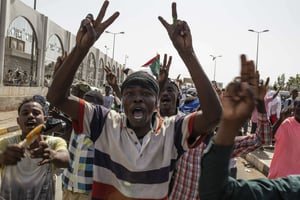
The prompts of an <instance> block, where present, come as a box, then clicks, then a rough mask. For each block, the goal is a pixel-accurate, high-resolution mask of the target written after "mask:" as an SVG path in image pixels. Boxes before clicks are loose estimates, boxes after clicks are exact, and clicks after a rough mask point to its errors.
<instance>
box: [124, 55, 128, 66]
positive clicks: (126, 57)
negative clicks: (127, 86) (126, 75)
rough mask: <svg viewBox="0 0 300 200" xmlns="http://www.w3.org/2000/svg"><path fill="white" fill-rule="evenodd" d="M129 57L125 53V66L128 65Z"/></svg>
mask: <svg viewBox="0 0 300 200" xmlns="http://www.w3.org/2000/svg"><path fill="white" fill-rule="evenodd" d="M128 58H129V56H127V55H125V62H124V67H126V62H127V59H128Z"/></svg>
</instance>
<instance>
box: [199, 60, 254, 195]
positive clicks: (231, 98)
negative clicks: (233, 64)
mask: <svg viewBox="0 0 300 200" xmlns="http://www.w3.org/2000/svg"><path fill="white" fill-rule="evenodd" d="M241 61H242V68H241V77H240V79H236V80H235V82H232V83H230V84H229V85H228V86H227V88H226V90H225V92H224V95H223V98H222V105H223V114H222V119H221V122H220V126H219V129H218V131H217V133H216V135H215V136H214V138H213V142H212V143H213V145H212V144H209V145H208V147H207V150H206V153H205V154H204V156H203V158H202V166H201V178H200V181H199V195H200V199H201V200H202V199H218V198H220V197H221V196H222V195H223V192H224V191H225V187H227V184H226V183H227V181H228V177H229V174H228V166H229V159H230V155H231V149H232V147H233V144H234V139H235V136H236V135H238V133H239V129H240V128H241V127H242V125H243V123H244V122H245V121H246V119H248V117H249V116H250V115H251V113H252V110H253V108H254V104H255V98H254V93H253V91H252V90H251V89H252V88H251V87H250V86H251V85H253V84H254V82H253V81H254V78H255V73H254V64H253V62H252V61H247V60H246V57H245V56H244V55H242V56H241Z"/></svg>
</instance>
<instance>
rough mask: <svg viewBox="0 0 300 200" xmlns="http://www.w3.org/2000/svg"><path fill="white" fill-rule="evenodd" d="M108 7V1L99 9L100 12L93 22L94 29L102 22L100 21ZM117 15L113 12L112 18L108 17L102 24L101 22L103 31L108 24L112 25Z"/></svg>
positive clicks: (117, 13)
mask: <svg viewBox="0 0 300 200" xmlns="http://www.w3.org/2000/svg"><path fill="white" fill-rule="evenodd" d="M108 5H109V1H107V0H105V1H104V2H103V4H102V7H101V9H100V11H99V14H98V16H97V18H96V20H95V26H96V27H98V25H100V24H101V22H102V20H103V18H104V15H105V13H106V9H107V7H108ZM119 15H120V13H119V12H115V13H114V14H113V15H112V16H110V17H109V18H108V19H107V20H106V21H104V22H103V26H104V29H105V28H106V27H108V26H109V25H110V24H112V23H113V22H114V21H115V19H116V18H117V17H118V16H119Z"/></svg>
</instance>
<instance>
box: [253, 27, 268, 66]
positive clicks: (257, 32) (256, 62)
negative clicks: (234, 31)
mask: <svg viewBox="0 0 300 200" xmlns="http://www.w3.org/2000/svg"><path fill="white" fill-rule="evenodd" d="M248 31H250V32H254V33H256V34H257V44H256V61H255V71H257V65H258V46H259V34H261V33H265V32H269V30H267V29H266V30H263V31H255V30H253V29H249V30H248Z"/></svg>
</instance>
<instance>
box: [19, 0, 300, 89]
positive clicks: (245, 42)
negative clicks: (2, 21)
mask: <svg viewBox="0 0 300 200" xmlns="http://www.w3.org/2000/svg"><path fill="white" fill-rule="evenodd" d="M21 1H23V2H24V3H25V4H27V5H29V6H31V7H33V5H34V0H21ZM36 1H37V2H36V9H37V11H38V12H40V13H42V14H44V15H46V16H48V18H49V19H50V20H51V21H53V22H55V23H56V24H58V25H60V26H61V27H63V28H64V29H66V30H68V31H70V32H71V33H73V34H76V32H77V30H78V28H79V24H80V22H81V20H82V19H83V18H84V17H85V16H86V15H87V14H88V13H92V14H93V15H94V16H97V14H98V12H99V10H100V8H101V6H102V3H103V0H85V1H82V0H51V1H50V0H49V1H46V0H36ZM172 2H173V1H169V0H151V1H146V0H111V1H110V4H109V6H108V9H107V12H106V18H105V19H107V18H108V17H109V16H111V15H112V14H113V13H114V12H115V11H119V12H120V16H119V17H118V18H117V20H116V21H115V22H114V23H113V24H112V25H110V26H109V27H108V28H107V29H106V30H108V31H110V32H114V33H116V32H121V31H124V32H125V34H118V35H116V37H115V48H114V58H115V60H117V61H118V62H119V63H121V64H125V62H126V66H127V67H129V68H132V69H134V70H139V69H141V68H140V66H141V65H143V64H144V63H146V62H147V61H148V60H149V59H151V58H152V57H154V56H155V55H156V54H157V53H158V54H160V55H161V59H163V55H164V54H165V53H166V54H167V55H169V56H170V55H171V56H172V57H173V60H172V65H171V68H170V72H169V74H170V75H169V76H170V77H171V78H176V77H177V76H178V75H179V74H180V75H181V76H180V77H181V78H182V77H190V75H189V72H188V70H187V68H186V67H185V65H184V63H183V62H182V60H181V58H180V57H179V55H178V53H177V51H176V50H175V48H174V47H173V45H172V43H171V41H170V39H169V37H168V35H167V32H166V30H165V28H164V27H163V26H162V24H161V23H160V22H159V20H158V19H157V17H158V16H162V17H163V18H164V19H165V20H166V21H168V22H169V23H171V21H172V12H171V3H172ZM176 3H177V14H178V19H181V20H185V21H187V23H188V24H189V26H190V29H191V33H192V37H193V47H194V51H195V53H196V55H197V57H198V59H199V62H200V64H201V65H202V67H203V69H204V71H205V72H206V74H207V76H208V77H209V79H210V80H214V77H215V80H216V81H217V82H222V83H223V85H224V86H226V85H227V84H228V83H229V82H230V81H232V80H233V78H234V77H236V76H238V75H239V73H240V55H241V54H246V55H247V58H248V59H252V60H254V62H256V61H257V60H256V56H257V55H258V62H257V63H258V64H257V68H258V70H259V72H260V75H261V78H262V79H266V78H267V77H270V84H271V85H272V84H273V83H274V82H275V81H277V77H278V76H281V75H282V74H285V77H286V81H287V79H288V78H289V77H290V76H293V77H295V76H296V74H300V67H299V62H298V59H299V58H300V12H299V9H300V1H299V0H226V1H224V0H209V1H208V0H205V1H204V0H178V1H176ZM249 29H252V30H255V31H263V30H269V31H268V32H264V33H260V34H259V45H258V54H257V36H258V34H257V33H254V32H249V31H248V30H249ZM95 46H96V47H97V48H99V49H100V50H101V51H102V52H104V53H106V52H107V54H108V55H109V56H111V57H112V53H113V35H112V34H108V33H103V34H102V35H101V37H100V38H99V40H98V41H97V42H96V43H95ZM105 46H107V47H108V49H106V48H105ZM210 55H213V56H221V57H218V58H217V59H216V62H215V61H213V60H212V57H211V56H210ZM214 69H215V70H214Z"/></svg>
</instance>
